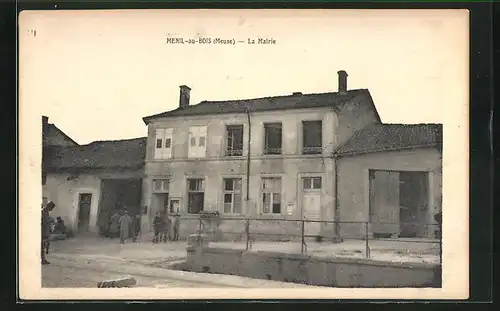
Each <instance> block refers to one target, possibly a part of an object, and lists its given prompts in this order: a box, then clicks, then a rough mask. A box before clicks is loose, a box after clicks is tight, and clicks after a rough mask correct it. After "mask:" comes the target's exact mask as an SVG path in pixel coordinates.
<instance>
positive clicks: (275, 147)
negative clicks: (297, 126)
mask: <svg viewBox="0 0 500 311" xmlns="http://www.w3.org/2000/svg"><path fill="white" fill-rule="evenodd" d="M281 129H282V125H281V123H266V124H264V154H281V141H282V130H281Z"/></svg>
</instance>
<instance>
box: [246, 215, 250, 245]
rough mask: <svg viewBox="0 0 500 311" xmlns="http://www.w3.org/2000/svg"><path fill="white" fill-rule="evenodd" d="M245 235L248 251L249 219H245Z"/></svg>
mask: <svg viewBox="0 0 500 311" xmlns="http://www.w3.org/2000/svg"><path fill="white" fill-rule="evenodd" d="M245 235H246V243H247V246H246V250H247V251H248V250H249V249H250V219H248V218H247V220H246V222H245Z"/></svg>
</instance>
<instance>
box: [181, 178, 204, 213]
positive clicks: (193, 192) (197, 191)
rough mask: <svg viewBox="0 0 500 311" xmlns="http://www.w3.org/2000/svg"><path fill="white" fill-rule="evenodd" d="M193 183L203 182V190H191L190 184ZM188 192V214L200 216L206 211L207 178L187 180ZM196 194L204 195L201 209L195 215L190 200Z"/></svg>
mask: <svg viewBox="0 0 500 311" xmlns="http://www.w3.org/2000/svg"><path fill="white" fill-rule="evenodd" d="M191 181H201V190H200V189H196V190H191V187H190V186H191V185H190V182H191ZM186 192H187V204H186V212H187V214H190V215H199V214H201V213H202V212H203V211H204V210H205V178H202V177H189V178H187V179H186ZM196 193H198V194H199V193H201V194H203V200H202V202H201V209H200V210H199V211H198V212H196V213H193V212H191V209H190V208H191V206H190V198H191V196H190V195H191V194H196Z"/></svg>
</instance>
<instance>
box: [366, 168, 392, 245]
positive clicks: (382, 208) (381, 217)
mask: <svg viewBox="0 0 500 311" xmlns="http://www.w3.org/2000/svg"><path fill="white" fill-rule="evenodd" d="M369 210H370V224H371V232H372V233H373V235H374V236H381V237H391V236H393V235H399V172H391V171H370V208H369Z"/></svg>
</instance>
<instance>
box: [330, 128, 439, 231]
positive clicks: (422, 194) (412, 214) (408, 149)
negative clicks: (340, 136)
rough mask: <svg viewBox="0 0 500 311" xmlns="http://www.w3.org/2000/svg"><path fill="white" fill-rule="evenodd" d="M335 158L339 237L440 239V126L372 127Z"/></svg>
mask: <svg viewBox="0 0 500 311" xmlns="http://www.w3.org/2000/svg"><path fill="white" fill-rule="evenodd" d="M335 157H336V159H337V160H336V162H337V170H336V171H337V180H338V186H337V189H338V190H337V192H338V193H337V198H338V200H337V204H338V207H339V208H338V210H339V220H340V221H342V222H343V223H341V225H340V226H339V231H340V235H341V236H342V237H347V238H349V237H351V238H354V237H364V236H365V235H366V234H368V235H369V236H370V237H402V238H403V237H404V238H415V237H417V238H433V237H435V236H438V234H439V230H440V228H439V226H438V224H437V223H436V221H435V219H434V215H435V214H436V213H438V212H439V211H441V208H442V197H441V196H442V170H443V168H442V125H441V124H373V125H370V126H367V127H366V128H364V129H362V130H360V131H358V132H357V133H356V134H354V136H353V137H352V138H351V139H350V140H349V141H347V142H346V143H345V144H343V145H342V146H341V147H340V148H338V149H337V151H336V152H335Z"/></svg>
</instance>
